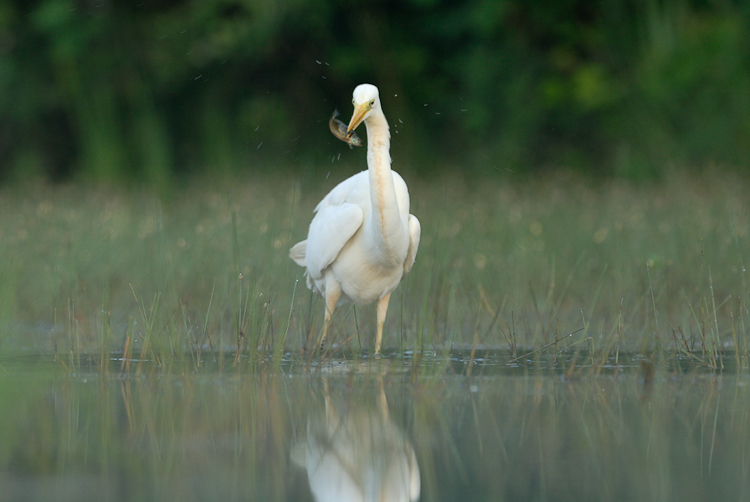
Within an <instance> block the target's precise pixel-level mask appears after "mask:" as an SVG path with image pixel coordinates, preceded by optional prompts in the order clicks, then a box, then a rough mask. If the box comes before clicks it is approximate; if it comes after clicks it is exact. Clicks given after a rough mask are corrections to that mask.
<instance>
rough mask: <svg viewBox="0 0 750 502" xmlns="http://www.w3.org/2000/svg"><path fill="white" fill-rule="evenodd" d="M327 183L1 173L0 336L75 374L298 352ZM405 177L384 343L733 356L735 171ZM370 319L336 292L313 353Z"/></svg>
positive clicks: (305, 343) (598, 359) (739, 253)
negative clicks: (144, 180)
mask: <svg viewBox="0 0 750 502" xmlns="http://www.w3.org/2000/svg"><path fill="white" fill-rule="evenodd" d="M336 181H337V180H326V181H325V182H316V183H302V182H301V181H299V180H289V179H285V178H274V177H262V176H257V177H252V178H247V179H239V180H233V181H232V182H231V183H227V184H222V183H219V182H217V183H214V184H212V183H205V182H203V183H198V182H195V183H190V184H188V185H187V186H185V187H183V188H177V189H175V190H174V191H173V193H172V194H171V196H170V197H169V198H167V199H164V200H159V199H158V198H156V197H155V196H153V195H150V194H148V193H146V192H141V191H138V190H131V191H123V190H115V189H109V188H103V187H91V186H86V185H70V186H48V185H38V186H29V187H25V188H17V189H13V190H11V189H8V188H6V189H5V190H4V191H3V193H2V194H1V195H0V248H1V249H0V252H2V256H3V260H2V262H0V277H1V278H2V280H0V341H1V342H0V351H2V352H4V353H6V354H13V353H18V352H19V351H20V352H26V351H33V352H35V353H45V354H51V353H54V354H56V355H57V357H58V358H59V360H60V361H61V362H63V363H64V364H65V365H66V366H67V367H69V368H70V369H71V371H72V370H75V368H79V367H80V366H81V364H82V359H83V358H85V359H95V360H96V364H97V365H98V367H99V368H100V371H102V372H104V373H107V372H110V371H114V370H115V368H114V367H113V366H112V362H111V360H110V357H108V355H110V354H112V353H115V354H119V355H121V356H123V357H122V361H121V362H120V364H121V367H120V368H116V370H117V371H136V372H139V371H143V369H144V368H145V366H144V364H145V362H146V361H148V362H149V367H150V368H154V367H155V368H160V369H161V370H162V371H171V369H172V368H179V371H184V370H186V369H191V370H199V369H200V368H201V367H202V365H204V364H205V363H206V362H208V361H211V362H214V361H215V362H216V364H218V366H219V368H220V369H221V370H222V371H224V370H227V369H229V368H235V370H256V369H258V367H259V365H263V366H271V367H278V366H279V365H280V364H281V363H282V361H283V360H285V359H289V358H293V359H295V358H296V360H298V361H299V362H300V363H301V364H305V365H307V366H308V367H310V365H311V363H312V359H311V358H310V357H309V354H310V352H309V351H308V352H304V351H305V349H306V348H308V347H310V346H311V344H312V343H313V340H314V339H315V338H316V337H317V335H318V333H319V332H320V329H321V327H322V315H320V314H321V312H320V311H321V309H322V308H323V307H322V305H323V303H322V301H320V300H319V299H318V298H317V297H316V296H313V295H311V294H310V293H309V292H308V291H307V289H306V288H305V287H304V278H303V276H302V269H301V268H300V267H298V266H296V265H295V264H294V263H293V262H292V261H291V260H290V259H289V258H288V256H287V255H288V249H289V247H290V246H291V245H292V244H294V243H295V242H297V241H298V240H301V239H303V238H304V236H305V233H306V229H307V225H308V224H309V222H310V219H311V217H312V209H313V207H314V206H315V204H316V203H317V201H318V200H319V199H320V198H321V197H322V196H323V195H324V194H325V192H326V191H327V190H329V189H330V188H332V187H333V186H334V185H335V183H336ZM410 189H411V194H412V212H413V213H414V214H416V215H417V216H418V217H419V218H420V220H421V221H422V228H423V229H422V232H423V235H422V242H421V245H420V250H419V254H418V258H417V262H416V265H415V268H414V270H413V272H412V273H411V274H410V275H409V276H407V278H406V279H405V280H404V281H403V283H402V284H401V285H400V286H399V289H398V290H397V291H396V294H395V295H394V297H393V300H392V302H391V307H390V310H389V316H388V320H387V322H386V330H385V346H386V347H387V348H388V350H389V353H392V355H394V356H401V357H403V356H404V354H407V353H409V354H414V358H415V361H416V363H417V365H419V361H420V358H421V357H422V354H423V353H424V352H425V351H433V352H436V353H437V354H440V355H443V356H445V357H446V358H447V357H448V356H450V354H451V352H452V351H455V350H459V349H460V350H469V351H470V352H471V353H472V357H471V359H472V360H473V359H474V358H475V357H479V356H480V355H481V354H482V353H483V351H487V350H490V349H493V350H494V349H498V348H502V349H507V350H508V351H509V352H510V353H511V354H512V355H513V357H514V358H516V357H520V358H523V359H524V360H528V361H533V360H534V358H535V357H536V356H538V355H540V354H542V353H543V354H552V355H553V356H554V357H556V355H557V354H558V352H562V351H568V352H573V353H575V354H579V353H580V354H583V353H585V354H586V356H585V358H586V362H587V364H591V365H593V366H599V367H601V366H602V365H603V361H608V360H609V359H610V356H612V355H615V358H617V355H618V354H620V353H622V352H637V353H642V354H648V355H649V357H651V358H653V359H654V360H655V361H662V360H665V359H669V358H675V357H677V358H683V357H684V358H689V359H691V360H693V361H695V362H696V363H699V364H702V365H705V366H707V367H714V368H718V369H721V366H722V364H723V361H725V360H726V357H725V356H726V355H727V354H732V355H733V357H734V358H735V360H736V367H737V368H747V367H748V361H749V360H750V359H749V357H748V322H749V319H748V316H749V311H748V308H749V306H750V296H749V292H748V285H747V272H746V268H745V263H746V260H747V256H746V255H747V254H748V251H750V249H749V247H748V228H750V202H749V200H748V199H747V197H746V196H745V194H746V193H748V189H750V186H748V183H747V182H746V181H744V180H740V179H736V178H732V177H729V176H725V175H714V176H704V177H700V178H697V177H691V176H689V175H674V176H672V177H671V178H668V179H666V180H665V181H664V182H663V183H661V184H658V185H653V186H634V185H629V184H626V183H623V182H615V181H613V182H602V183H599V184H595V185H594V184H591V183H590V182H587V181H585V180H579V179H576V178H570V177H553V178H552V179H547V180H542V181H526V182H523V183H516V182H513V181H507V180H502V179H491V180H486V181H481V182H477V181H475V182H471V183H468V182H463V181H462V180H460V179H458V178H440V179H435V180H431V181H420V180H410ZM373 332H374V310H373V307H372V306H365V307H358V308H356V309H355V308H352V307H350V306H344V307H342V308H339V309H338V310H337V312H336V315H335V317H334V322H333V326H332V331H331V339H332V341H333V342H334V344H335V345H334V346H333V347H329V349H328V350H327V351H326V352H324V353H322V354H319V355H317V356H315V357H316V360H317V358H320V359H321V360H323V361H325V360H330V358H332V357H342V356H343V357H347V358H349V359H360V358H363V357H364V358H366V357H368V354H369V353H370V352H371V350H372V349H371V345H372V343H373V342H372V333H373ZM571 333H572V334H571ZM569 334H571V335H569ZM580 357H581V358H583V357H584V356H583V355H581V356H580ZM583 362H584V361H583V360H582V359H578V360H576V362H575V363H573V366H576V365H578V364H582V363H583ZM474 371H475V369H473V364H471V365H470V366H469V369H468V372H469V373H472V372H474ZM571 371H572V370H571Z"/></svg>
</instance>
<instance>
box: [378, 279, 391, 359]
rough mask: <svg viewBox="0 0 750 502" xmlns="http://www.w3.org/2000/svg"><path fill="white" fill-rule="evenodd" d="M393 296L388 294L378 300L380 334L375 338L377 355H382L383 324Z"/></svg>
mask: <svg viewBox="0 0 750 502" xmlns="http://www.w3.org/2000/svg"><path fill="white" fill-rule="evenodd" d="M390 299H391V294H390V293H388V294H387V295H385V296H384V297H383V298H381V299H380V300H378V332H377V335H376V336H375V354H380V346H381V345H382V343H383V323H385V314H386V313H388V301H389V300H390Z"/></svg>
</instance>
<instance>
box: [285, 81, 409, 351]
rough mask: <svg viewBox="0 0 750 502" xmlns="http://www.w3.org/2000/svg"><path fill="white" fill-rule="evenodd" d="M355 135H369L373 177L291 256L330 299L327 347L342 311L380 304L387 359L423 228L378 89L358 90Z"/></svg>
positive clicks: (327, 213) (324, 204) (330, 201)
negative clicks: (412, 209)
mask: <svg viewBox="0 0 750 502" xmlns="http://www.w3.org/2000/svg"><path fill="white" fill-rule="evenodd" d="M353 98H354V99H353V100H352V103H353V104H354V113H353V115H352V118H351V121H350V122H349V127H348V129H347V133H348V134H351V133H352V132H353V131H354V130H355V129H356V128H357V126H358V125H359V124H361V123H362V122H364V123H365V127H366V128H367V171H363V172H361V173H359V174H355V175H354V176H352V177H351V178H348V179H346V180H344V181H342V182H341V183H339V184H338V185H337V186H336V187H335V188H334V189H333V190H331V191H330V192H329V193H328V195H326V196H325V198H323V200H322V201H321V202H320V204H318V206H317V207H316V208H315V213H316V214H315V216H314V217H313V220H312V223H310V230H309V231H308V234H307V240H305V241H302V242H299V243H297V244H295V245H294V247H292V249H291V250H290V252H289V255H290V257H291V258H292V259H293V260H294V261H295V262H297V264H298V265H301V266H303V267H305V268H306V269H307V270H306V272H305V275H306V276H307V286H308V287H309V288H310V289H311V290H313V291H317V292H319V293H320V294H321V295H323V296H324V297H325V303H326V305H325V320H324V325H323V333H322V335H321V337H320V345H321V346H322V345H323V344H324V343H325V339H326V334H327V333H328V327H329V325H330V323H331V316H332V315H333V311H334V309H335V308H336V306H337V305H338V304H339V303H342V302H345V301H350V302H353V303H355V304H367V303H372V302H374V301H376V300H377V302H378V306H377V322H378V324H377V333H376V337H375V353H376V354H379V353H380V347H381V344H382V341H383V323H384V322H385V315H386V312H387V311H388V301H389V299H390V297H391V292H392V291H393V290H394V289H396V286H398V284H399V282H401V279H402V278H403V277H404V275H405V274H406V273H408V272H409V270H411V267H412V265H413V264H414V258H415V257H416V255H417V248H418V247H419V236H420V232H421V227H420V225H419V220H418V219H417V218H416V217H415V216H414V215H411V214H409V190H408V189H407V188H406V183H404V180H403V178H401V176H399V174H398V173H396V172H395V171H392V170H391V155H390V147H391V133H390V131H389V128H388V121H387V120H386V118H385V115H383V109H382V108H381V106H380V97H379V93H378V88H377V87H375V86H374V85H371V84H362V85H359V86H357V88H356V89H354V93H353Z"/></svg>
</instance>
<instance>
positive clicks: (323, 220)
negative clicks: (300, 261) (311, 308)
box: [305, 203, 365, 279]
mask: <svg viewBox="0 0 750 502" xmlns="http://www.w3.org/2000/svg"><path fill="white" fill-rule="evenodd" d="M364 217H365V216H364V211H362V208H361V207H359V206H358V205H356V204H351V203H344V204H338V205H329V206H327V207H323V208H320V209H318V213H317V214H316V215H315V217H314V218H313V220H312V223H310V232H309V233H308V234H307V251H306V253H305V263H306V265H307V270H308V272H309V273H310V275H311V276H312V277H313V278H314V279H320V278H322V277H323V270H324V269H325V268H326V267H327V266H328V265H330V264H331V263H333V261H334V260H335V259H336V257H337V256H338V255H339V253H340V252H341V249H342V248H343V247H344V245H345V244H346V243H347V242H348V241H349V239H351V238H352V236H353V235H354V234H355V233H356V232H357V230H358V229H359V227H360V226H362V221H363V220H364Z"/></svg>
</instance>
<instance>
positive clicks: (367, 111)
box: [346, 84, 380, 135]
mask: <svg viewBox="0 0 750 502" xmlns="http://www.w3.org/2000/svg"><path fill="white" fill-rule="evenodd" d="M352 104H353V105H354V113H353V114H352V119H351V120H350V121H349V127H348V128H347V130H346V133H347V135H349V134H351V133H352V132H354V130H355V129H356V128H357V126H359V124H361V123H362V122H363V121H364V120H366V119H367V118H368V117H369V116H370V115H372V113H373V111H375V110H380V94H379V93H378V88H377V87H375V86H374V85H372V84H360V85H358V86H357V88H356V89H354V93H353V95H352Z"/></svg>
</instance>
